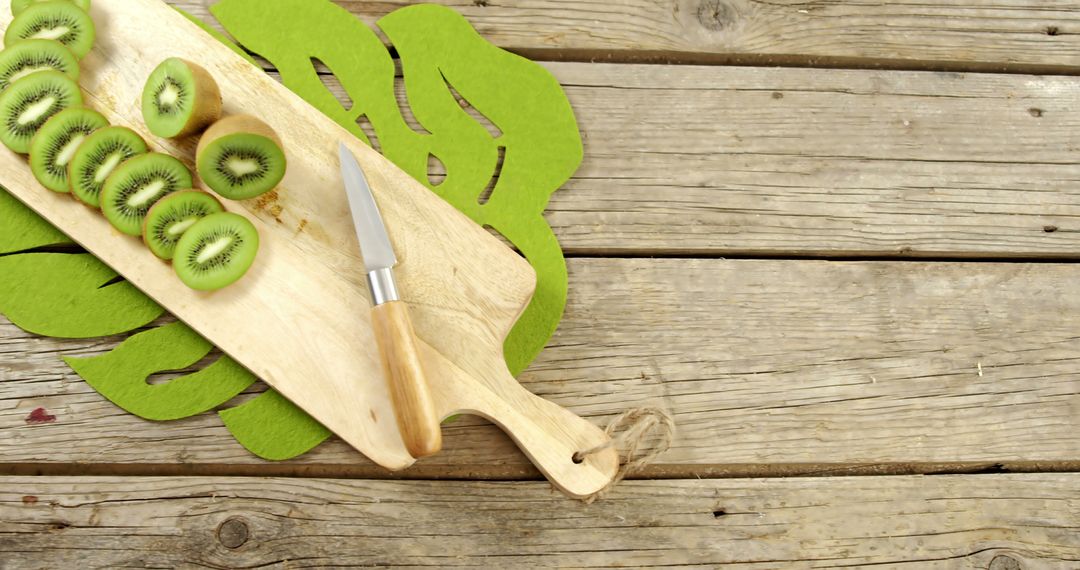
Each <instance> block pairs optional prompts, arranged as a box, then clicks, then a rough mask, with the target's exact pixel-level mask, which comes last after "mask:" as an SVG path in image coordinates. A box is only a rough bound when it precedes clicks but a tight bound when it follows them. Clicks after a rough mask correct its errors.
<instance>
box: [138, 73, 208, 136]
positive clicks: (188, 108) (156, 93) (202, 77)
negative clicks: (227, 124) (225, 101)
mask: <svg viewBox="0 0 1080 570" xmlns="http://www.w3.org/2000/svg"><path fill="white" fill-rule="evenodd" d="M142 115H143V120H145V121H146V126H147V127H149V128H150V132H152V133H154V134H155V135H157V136H159V137H166V138H173V137H182V136H186V135H190V134H192V133H195V132H198V131H201V130H203V129H205V128H206V127H207V126H208V125H210V123H213V122H214V121H216V120H218V118H220V117H221V90H219V89H218V85H217V82H215V81H214V78H213V77H211V76H210V73H209V72H208V71H206V70H205V69H203V68H202V67H199V66H198V65H195V64H194V63H191V62H190V61H187V60H183V59H180V58H178V57H171V58H169V59H166V60H165V61H163V62H161V65H158V66H157V68H156V69H154V71H153V73H151V74H150V79H148V80H147V81H146V86H145V87H143V93H142Z"/></svg>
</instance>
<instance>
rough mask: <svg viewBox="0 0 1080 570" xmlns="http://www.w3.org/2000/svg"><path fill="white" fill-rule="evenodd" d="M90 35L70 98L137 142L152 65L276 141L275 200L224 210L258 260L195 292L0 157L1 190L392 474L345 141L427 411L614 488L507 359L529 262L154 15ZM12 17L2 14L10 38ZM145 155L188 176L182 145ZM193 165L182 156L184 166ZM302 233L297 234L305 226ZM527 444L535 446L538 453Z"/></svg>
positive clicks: (582, 485)
mask: <svg viewBox="0 0 1080 570" xmlns="http://www.w3.org/2000/svg"><path fill="white" fill-rule="evenodd" d="M91 15H92V16H93V17H94V21H95V23H96V25H97V27H98V29H99V32H98V33H99V36H100V38H99V39H98V41H97V43H96V44H95V47H94V50H93V51H92V52H91V53H90V54H89V55H88V56H87V57H86V58H85V59H84V60H83V62H82V64H83V72H82V74H81V76H80V82H81V87H82V88H83V89H84V91H85V92H86V94H87V96H88V98H89V99H90V101H89V103H90V104H91V105H92V106H94V107H96V108H98V109H100V110H101V111H102V112H103V113H104V114H105V115H106V116H107V117H109V118H110V120H111V121H112V122H113V123H114V124H124V125H128V126H131V127H133V128H135V129H136V130H137V131H140V132H143V133H144V134H146V133H145V130H144V129H143V128H142V125H141V121H140V120H139V116H138V114H139V105H137V104H134V103H133V102H137V101H139V97H140V95H141V90H142V85H143V83H144V82H145V78H146V77H148V76H149V74H150V72H151V71H152V69H153V68H154V66H156V64H157V62H160V61H161V60H164V59H166V58H167V57H174V56H175V57H183V58H185V59H189V60H192V61H197V62H199V63H200V64H201V65H202V66H203V67H205V68H206V69H207V70H208V71H209V72H210V73H211V74H213V75H215V77H216V78H217V79H218V81H219V83H220V87H221V91H222V97H223V99H224V107H223V108H224V112H225V113H226V114H240V113H246V114H250V115H254V116H256V117H259V118H262V119H263V120H265V121H266V122H267V123H268V124H270V125H272V126H274V127H275V130H276V131H277V132H278V134H279V136H280V137H281V139H282V142H283V147H284V148H285V149H286V153H287V155H286V156H287V159H288V163H289V165H288V169H287V172H286V176H285V178H284V180H282V182H281V184H280V185H279V187H278V188H277V189H276V190H274V191H273V194H267V195H266V196H267V199H268V200H273V201H275V202H276V204H275V209H274V210H272V211H271V212H267V211H266V210H265V209H262V208H260V207H259V202H258V201H248V202H245V203H241V204H236V203H232V204H230V207H231V208H232V209H234V210H236V211H238V212H240V213H242V214H243V215H246V216H247V217H248V218H250V219H251V220H252V222H253V223H254V224H255V225H256V227H257V228H258V230H259V233H260V236H261V245H260V251H259V255H258V257H257V258H256V261H255V264H254V265H253V266H252V268H251V269H250V270H249V272H248V274H247V275H246V276H245V277H244V279H242V280H241V281H240V282H238V283H237V284H235V285H233V286H231V287H228V288H226V289H223V290H221V291H217V292H214V293H212V294H206V293H201V292H196V291H192V290H190V289H188V288H187V287H185V286H184V285H183V284H182V283H181V282H180V281H179V279H177V278H176V277H175V276H174V275H173V274H172V269H171V268H170V267H169V266H168V265H166V264H162V263H160V262H158V261H157V260H156V259H154V258H153V256H152V255H150V254H149V252H148V251H146V250H145V249H144V248H143V247H142V244H141V243H140V242H138V241H137V240H132V239H130V238H127V237H124V236H122V235H120V234H119V233H117V232H115V231H112V230H111V229H110V228H109V226H108V224H107V223H106V222H105V220H104V218H102V217H99V216H95V215H93V213H92V212H90V211H88V210H87V209H86V208H84V207H82V206H81V205H80V204H78V203H76V202H75V201H73V200H71V199H70V197H69V196H65V195H62V194H55V193H51V192H48V191H46V190H44V189H42V188H41V187H40V186H39V185H38V184H37V183H36V182H35V181H34V180H33V177H32V175H31V174H30V170H29V167H28V165H27V164H26V162H25V160H24V158H23V157H21V156H18V155H16V154H14V153H11V152H4V153H0V168H2V170H3V179H2V182H3V183H4V185H5V186H6V187H7V188H8V189H9V190H10V191H11V192H12V193H13V194H14V195H15V196H16V197H19V198H20V199H22V200H23V201H24V202H26V203H27V204H29V205H30V206H31V207H32V208H34V209H35V210H36V211H37V212H38V213H40V214H41V215H42V216H44V217H45V218H46V219H48V220H49V221H51V222H52V223H54V224H55V225H57V226H58V227H61V228H63V230H64V231H65V232H66V233H67V234H68V235H70V236H71V237H72V238H73V239H74V240H75V241H77V242H79V243H80V244H81V245H83V246H84V247H86V248H87V249H88V250H90V251H92V252H94V253H95V254H97V255H98V256H99V257H100V258H101V259H102V261H104V262H105V263H107V264H108V265H110V266H111V267H113V268H114V269H116V270H117V271H118V272H119V273H120V274H122V275H124V276H125V277H126V278H127V279H129V280H130V281H131V282H132V283H134V284H135V285H136V286H138V287H139V288H140V289H142V290H143V291H144V292H146V293H147V294H148V295H150V296H151V297H153V298H154V299H155V300H157V301H158V302H159V303H160V304H161V305H162V306H164V307H166V308H167V309H169V310H170V311H171V312H172V313H173V314H175V315H176V316H177V317H178V318H180V319H181V320H183V321H184V322H185V323H187V324H188V325H190V326H191V327H192V328H193V329H195V330H196V331H198V332H199V333H200V334H202V335H203V336H204V337H206V338H207V339H208V340H210V341H211V342H213V343H214V344H215V345H217V346H218V347H220V348H221V349H222V350H224V351H225V352H226V353H228V354H229V355H230V356H232V357H233V358H235V359H236V360H237V361H238V362H240V363H241V364H243V365H244V366H246V367H247V368H249V369H250V370H251V371H252V372H254V373H255V374H256V375H258V376H259V377H260V378H262V379H264V380H265V381H266V382H267V383H269V384H270V385H272V386H274V387H275V388H276V389H277V390H278V391H280V392H281V393H282V394H283V395H285V396H286V397H287V398H289V399H290V400H292V401H293V402H295V403H296V404H298V405H299V406H300V407H301V408H303V409H304V410H306V411H307V412H308V413H310V414H311V415H312V416H314V417H315V418H317V419H318V420H319V421H320V422H321V423H322V424H323V425H325V426H326V427H328V428H329V429H331V430H332V431H334V433H337V434H338V435H340V436H341V437H342V439H344V440H345V441H346V442H348V443H349V444H350V445H351V446H353V447H355V448H357V449H358V450H360V451H361V452H363V453H364V454H365V455H366V456H368V457H369V458H371V459H372V460H373V461H375V462H376V463H378V464H380V465H382V466H384V467H387V468H390V469H400V468H403V467H406V466H408V465H410V464H411V463H412V462H413V458H412V457H411V456H410V455H409V453H408V452H407V451H406V449H405V446H404V444H403V442H402V439H401V434H400V432H399V430H398V427H397V424H396V422H395V421H394V420H393V408H392V406H391V403H390V399H389V393H388V390H387V387H386V383H385V380H384V379H383V375H382V368H381V363H380V358H379V355H378V349H377V346H376V343H375V341H374V338H373V335H372V331H371V328H370V305H369V302H368V297H367V292H366V285H365V283H364V278H363V276H364V275H365V271H364V269H363V265H362V262H361V259H360V258H359V248H358V245H357V242H356V236H355V233H354V229H353V225H352V221H351V219H350V217H349V213H348V212H349V210H348V208H347V205H346V203H345V196H344V191H343V186H342V182H341V174H340V171H339V169H338V164H337V160H336V157H337V145H338V142H339V141H343V142H345V144H346V145H347V146H349V147H350V149H351V150H352V151H353V153H354V154H355V155H356V156H357V159H358V160H359V161H360V164H361V166H362V167H363V168H364V170H365V175H366V177H367V179H368V181H369V183H370V184H371V187H372V189H373V191H374V192H375V194H376V197H377V199H379V202H380V206H381V208H382V213H383V216H384V218H385V220H386V224H387V226H388V227H389V228H391V230H390V231H391V234H392V238H393V240H394V247H395V250H396V253H397V256H398V259H399V260H400V264H399V270H398V275H399V277H400V279H401V283H402V292H403V295H404V297H405V298H406V299H407V300H408V301H409V303H410V304H411V305H412V306H413V307H416V309H417V312H418V315H419V318H418V319H417V326H418V330H419V334H420V336H421V338H423V339H426V340H427V341H428V342H430V345H428V344H424V345H423V347H422V350H423V353H424V354H423V359H424V366H425V368H426V369H427V370H428V373H429V374H430V375H431V377H432V379H433V381H434V382H435V394H434V395H435V400H436V402H437V405H438V407H437V409H436V413H437V414H438V415H439V417H446V416H449V415H451V414H455V413H459V412H467V413H476V414H480V415H483V416H485V417H487V418H489V419H491V420H492V421H494V422H495V423H497V424H499V425H500V426H502V427H504V428H505V429H508V430H519V432H522V431H524V432H528V433H515V434H513V437H514V439H515V441H518V442H519V443H520V444H521V445H522V446H523V447H524V448H525V452H526V454H528V455H529V456H530V457H531V458H533V459H534V460H535V461H537V462H538V463H540V464H541V465H540V469H541V470H542V471H543V472H544V473H547V474H549V475H550V476H551V477H552V478H553V479H555V480H556V481H557V484H559V485H560V486H561V487H562V488H564V489H566V490H567V492H568V493H570V494H573V495H587V494H589V493H591V492H593V491H595V490H597V489H599V488H601V487H603V486H604V484H605V483H606V482H607V481H608V480H610V479H611V477H612V476H614V473H615V469H616V463H617V458H616V457H614V453H605V454H598V455H596V456H593V457H591V458H590V459H589V460H588V461H586V462H585V463H582V464H580V465H578V464H574V463H573V462H572V461H571V457H572V455H573V454H574V453H575V452H576V451H578V450H580V449H586V448H590V447H592V446H594V445H597V444H599V443H602V442H603V441H606V439H607V436H605V435H604V434H603V432H602V431H601V430H600V429H599V428H597V427H596V426H593V425H592V424H590V423H588V422H587V421H584V420H582V419H580V418H577V417H576V416H573V415H572V414H569V413H568V412H565V411H564V410H560V409H557V406H554V405H550V404H548V403H546V402H542V401H541V400H540V399H539V398H536V397H534V396H532V395H531V394H528V393H527V392H525V391H524V390H523V389H522V388H521V387H520V385H518V383H517V382H516V381H515V380H514V379H513V377H511V376H510V374H509V372H508V371H507V370H506V366H505V364H504V363H503V359H502V341H503V339H504V338H505V336H506V333H507V332H508V331H509V330H510V327H511V326H512V325H513V323H514V321H515V320H516V318H517V316H518V315H519V314H520V312H521V311H522V310H523V309H524V307H525V305H526V303H527V302H528V300H529V298H530V296H531V294H532V290H533V287H534V282H535V276H534V273H533V271H532V269H531V268H530V267H529V266H528V264H527V263H526V262H525V261H524V260H523V259H522V258H521V257H519V256H517V255H515V254H514V253H513V252H512V251H511V250H509V249H508V248H506V247H504V246H503V245H502V244H500V243H499V242H498V241H497V240H496V239H494V238H493V237H491V236H490V235H489V234H487V232H485V231H484V230H483V229H482V228H480V227H479V226H477V225H476V224H474V223H473V222H471V221H470V220H468V219H467V218H466V217H465V216H464V215H463V214H461V213H459V212H457V211H456V210H454V209H453V208H452V207H450V206H449V205H448V204H446V203H445V202H443V201H442V200H441V199H439V198H438V197H436V196H435V195H434V194H432V193H431V192H429V191H428V190H427V189H426V188H424V187H423V186H421V185H420V184H419V183H418V182H416V181H415V180H413V179H412V178H410V177H409V176H408V175H406V174H405V173H404V172H402V171H401V170H399V169H397V168H396V167H394V166H393V165H392V164H391V163H390V162H389V161H387V160H386V159H384V158H383V157H382V156H381V155H379V154H378V153H376V152H374V151H373V150H372V149H371V148H369V147H367V146H366V145H363V144H362V143H360V142H359V141H358V140H357V139H355V138H354V137H351V136H350V135H349V134H348V133H347V132H346V131H345V130H344V129H343V128H341V127H340V126H338V125H336V124H334V123H333V122H331V121H330V120H329V119H327V118H326V117H325V116H324V115H322V114H321V113H319V112H318V111H316V110H314V109H313V108H312V107H311V106H310V105H308V104H307V103H306V102H304V101H303V100H301V99H300V98H299V97H297V96H296V95H294V94H292V93H291V92H289V91H288V90H287V89H285V87H283V86H282V85H281V84H280V83H277V82H275V81H274V80H273V79H271V78H269V77H267V76H266V75H265V74H264V73H262V71H261V70H258V69H256V68H254V67H252V66H251V65H249V64H248V63H247V62H245V61H243V60H242V59H240V58H239V57H238V56H237V55H236V54H235V53H233V52H232V51H230V50H229V49H228V48H226V47H225V46H223V45H221V44H220V43H218V42H217V41H216V40H214V39H212V38H211V37H210V36H209V35H207V34H206V33H205V32H203V31H201V30H199V29H198V28H197V27H195V26H194V25H193V24H191V23H190V22H187V21H186V20H184V18H183V17H181V16H180V15H179V14H177V13H176V12H175V11H174V10H172V9H171V8H170V7H169V6H167V5H166V4H164V3H162V2H158V1H156V0H100V1H99V2H95V3H94V6H93V8H92V10H91ZM9 21H10V16H7V15H6V14H5V15H4V16H2V17H0V26H6V25H7V23H8V22H9ZM148 140H151V142H152V144H153V145H160V146H162V147H164V149H165V150H167V151H170V152H172V153H174V154H178V155H179V156H183V157H185V158H187V159H188V160H189V161H190V158H191V156H190V148H189V147H190V143H191V142H193V141H186V143H187V147H185V146H184V143H175V144H174V143H172V142H170V141H161V140H153V139H151V138H150V137H148ZM185 150H186V154H185ZM305 220H306V223H304V222H303V221H305ZM537 446H546V447H544V448H539V447H537Z"/></svg>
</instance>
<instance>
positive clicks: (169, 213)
mask: <svg viewBox="0 0 1080 570" xmlns="http://www.w3.org/2000/svg"><path fill="white" fill-rule="evenodd" d="M224 211H225V207H224V206H222V205H221V202H219V201H218V199H217V198H215V197H213V196H211V195H210V194H207V193H206V192H203V191H201V190H180V191H179V192H173V193H172V194H169V195H168V196H166V197H164V198H162V199H161V200H158V203H157V204H154V205H153V206H152V207H151V208H150V211H148V212H146V220H145V221H144V222H143V231H142V236H143V241H144V242H146V246H147V247H149V248H150V251H152V252H154V255H156V256H158V257H160V258H161V259H172V258H173V252H174V251H176V244H177V243H179V242H180V236H182V235H184V232H186V231H187V230H188V229H190V228H191V226H193V225H195V223H196V222H198V221H199V220H201V219H202V218H205V217H206V216H209V215H210V214H216V213H218V212H224Z"/></svg>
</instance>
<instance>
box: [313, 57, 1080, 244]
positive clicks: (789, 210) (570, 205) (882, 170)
mask: <svg viewBox="0 0 1080 570" xmlns="http://www.w3.org/2000/svg"><path fill="white" fill-rule="evenodd" d="M546 65H547V67H548V68H549V69H550V70H551V71H552V72H553V73H554V74H555V76H556V77H557V78H558V79H559V81H560V82H561V83H563V85H564V86H565V89H566V92H567V95H568V96H569V98H570V100H571V102H572V103H573V105H574V108H575V112H576V113H577V116H578V120H579V123H580V125H581V130H582V133H583V135H584V140H585V161H584V163H583V164H582V167H581V169H580V170H579V171H578V172H577V173H576V175H575V176H574V177H573V178H572V179H571V180H570V181H569V182H568V183H567V184H566V185H565V186H564V188H563V189H561V190H560V191H558V192H556V193H555V194H554V195H553V197H552V201H551V204H550V207H549V209H548V212H547V218H548V220H549V222H550V223H551V225H552V226H553V228H554V229H555V232H556V234H557V235H558V236H559V239H560V240H561V242H562V244H563V246H564V248H565V249H566V250H567V252H568V253H570V254H572V255H573V254H589V255H605V254H613V253H618V254H631V255H655V254H665V255H761V254H766V255H777V254H780V255H820V256H831V257H837V256H923V257H963V258H970V257H1064V258H1075V257H1076V255H1077V252H1078V251H1080V238H1078V237H1077V236H1078V235H1080V184H1078V181H1080V107H1077V106H1076V105H1072V104H1071V103H1070V101H1072V100H1074V99H1076V98H1077V97H1078V96H1080V78H1075V77H1036V76H1014V75H987V74H955V73H928V72H883V71H845V70H806V69H765V68H738V67H731V68H717V67H691V66H648V65H602V64H580V63H548V64H546ZM327 83H328V84H329V86H330V88H331V90H333V91H335V92H336V93H338V94H339V95H340V87H339V85H338V83H337V82H336V80H335V79H334V78H332V77H330V78H328V79H327ZM399 87H400V86H399ZM399 96H402V97H403V92H401V91H399ZM439 166H440V167H441V165H439ZM441 174H442V171H438V170H437V171H433V176H432V178H433V179H437V178H438V177H439V176H440V175H441Z"/></svg>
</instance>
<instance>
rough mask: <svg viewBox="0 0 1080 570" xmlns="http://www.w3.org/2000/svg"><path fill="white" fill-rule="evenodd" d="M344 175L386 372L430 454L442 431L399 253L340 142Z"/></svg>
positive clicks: (398, 404)
mask: <svg viewBox="0 0 1080 570" xmlns="http://www.w3.org/2000/svg"><path fill="white" fill-rule="evenodd" d="M338 154H339V158H340V161H341V177H342V180H343V181H344V183H345V195H346V197H347V198H348V201H349V211H350V213H351V214H352V219H353V225H354V226H355V227H356V237H357V239H358V240H359V242H360V254H361V255H362V256H363V258H364V267H365V269H366V271H367V283H368V288H369V290H370V291H371V303H372V308H371V325H372V328H373V329H374V332H375V341H376V343H377V344H378V345H379V354H380V357H381V359H382V368H383V375H384V376H385V377H386V381H387V384H388V387H389V389H390V400H391V402H392V403H393V406H394V416H395V418H396V420H397V425H398V430H399V431H400V432H401V438H402V440H403V441H404V442H405V448H406V449H407V450H408V451H409V454H410V455H412V456H413V457H417V458H419V457H425V456H427V455H431V454H433V453H436V452H438V451H439V449H440V448H441V447H442V432H441V429H440V424H439V418H438V417H437V416H436V415H435V405H434V402H433V401H432V399H431V393H430V390H429V389H428V385H427V377H426V376H425V374H424V369H423V366H422V365H421V362H420V354H419V351H418V348H419V342H418V341H417V339H416V333H415V332H414V331H413V327H412V322H411V321H410V319H409V311H408V307H407V306H406V305H405V303H404V302H403V301H401V298H400V296H399V295H398V290H397V284H396V282H395V281H394V272H393V267H394V266H395V265H397V256H396V255H395V254H394V247H393V245H392V244H391V243H390V235H389V233H388V232H387V231H386V224H385V223H384V222H383V219H382V215H381V214H380V213H379V207H378V204H376V202H375V196H374V195H373V194H372V193H371V187H370V186H369V185H368V182H367V177H365V176H364V170H363V169H362V168H361V167H360V163H359V162H357V160H356V157H355V156H354V155H353V154H352V152H350V151H349V149H348V148H347V147H346V146H345V144H344V143H339V146H338Z"/></svg>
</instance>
